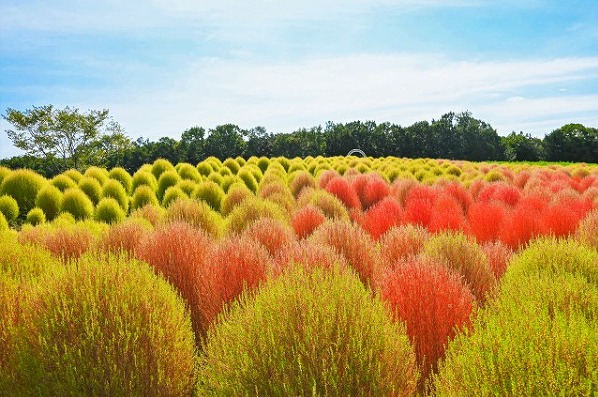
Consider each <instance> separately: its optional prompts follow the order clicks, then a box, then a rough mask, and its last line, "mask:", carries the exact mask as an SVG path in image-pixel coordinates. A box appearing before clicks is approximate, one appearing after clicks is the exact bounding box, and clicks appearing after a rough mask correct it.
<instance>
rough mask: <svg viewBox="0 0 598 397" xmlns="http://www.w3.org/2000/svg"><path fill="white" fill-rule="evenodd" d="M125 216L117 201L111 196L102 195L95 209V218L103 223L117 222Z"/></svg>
mask: <svg viewBox="0 0 598 397" xmlns="http://www.w3.org/2000/svg"><path fill="white" fill-rule="evenodd" d="M126 217H127V215H126V213H125V211H124V210H123V209H122V207H121V206H120V204H119V202H118V201H116V200H115V199H114V198H112V197H104V198H102V199H101V200H100V202H99V203H98V205H97V207H96V209H95V220H96V221H99V222H105V223H109V224H110V223H118V222H122V221H124V220H125V218H126Z"/></svg>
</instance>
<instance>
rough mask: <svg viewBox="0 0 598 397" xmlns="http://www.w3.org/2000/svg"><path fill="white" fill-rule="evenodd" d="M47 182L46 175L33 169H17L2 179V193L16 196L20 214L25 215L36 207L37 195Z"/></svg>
mask: <svg viewBox="0 0 598 397" xmlns="http://www.w3.org/2000/svg"><path fill="white" fill-rule="evenodd" d="M46 183H47V181H46V179H45V178H44V177H42V176H40V175H39V174H37V173H35V172H33V171H31V170H25V169H22V170H16V171H13V172H11V173H10V174H9V175H8V176H6V177H5V178H4V179H3V180H2V184H1V185H0V194H1V195H8V196H11V197H12V198H14V199H15V200H16V201H17V204H18V205H19V211H20V215H21V216H22V217H25V216H26V215H27V213H28V212H29V210H31V209H32V208H33V207H35V197H36V196H37V193H38V192H39V191H40V190H41V188H43V187H44V186H45V185H46Z"/></svg>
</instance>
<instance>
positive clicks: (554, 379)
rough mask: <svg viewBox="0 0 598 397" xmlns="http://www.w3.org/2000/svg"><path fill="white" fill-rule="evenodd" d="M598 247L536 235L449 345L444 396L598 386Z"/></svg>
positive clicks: (440, 384)
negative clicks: (470, 322)
mask: <svg viewBox="0 0 598 397" xmlns="http://www.w3.org/2000/svg"><path fill="white" fill-rule="evenodd" d="M597 265H598V252H596V251H595V250H592V249H590V248H588V247H584V246H582V245H580V244H578V243H575V242H573V241H567V240H563V241H558V240H541V241H538V242H535V243H532V244H531V245H530V246H529V247H528V248H527V249H526V250H525V251H523V252H522V253H521V254H520V255H519V256H517V257H516V258H515V259H514V260H513V261H512V262H511V264H510V265H509V268H508V269H507V271H506V273H505V274H504V276H503V278H502V281H501V288H500V292H499V293H498V295H497V296H496V298H495V299H494V300H492V301H490V304H489V305H488V306H487V307H486V308H485V309H484V310H483V311H482V312H481V313H480V315H479V316H478V317H477V318H476V320H475V322H474V331H473V332H466V333H464V334H461V335H459V336H458V337H457V338H456V339H455V340H454V341H453V342H452V343H451V344H450V345H449V347H448V350H447V355H446V361H445V362H444V364H443V365H442V366H441V369H440V372H439V374H438V376H437V377H436V379H435V386H436V392H437V395H438V396H540V395H572V396H594V395H597V394H598V359H597V358H598V344H597V343H596V337H597V335H598V277H597V276H598V266H597Z"/></svg>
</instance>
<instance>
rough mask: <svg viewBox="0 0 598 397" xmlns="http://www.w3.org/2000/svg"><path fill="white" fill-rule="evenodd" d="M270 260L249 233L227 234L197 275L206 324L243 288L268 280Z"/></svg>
mask: <svg viewBox="0 0 598 397" xmlns="http://www.w3.org/2000/svg"><path fill="white" fill-rule="evenodd" d="M270 262H271V260H270V255H268V252H267V251H266V249H265V248H264V247H263V246H262V245H260V244H259V243H258V242H256V241H252V240H251V239H249V238H247V236H245V237H238V236H230V237H228V238H225V239H224V240H222V241H221V242H220V243H219V244H218V245H217V246H216V247H215V248H214V249H213V250H212V251H211V252H210V253H209V255H208V256H207V258H206V259H205V260H204V261H203V263H202V267H201V271H200V274H199V275H198V279H196V283H197V288H198V289H199V295H200V298H201V299H200V302H199V310H200V311H201V315H202V321H205V326H206V328H207V326H209V325H210V324H211V323H212V322H213V321H214V319H215V318H216V316H217V315H218V314H219V313H220V312H221V311H222V309H223V308H224V307H225V305H227V304H229V303H231V302H232V301H233V300H234V299H236V298H237V297H238V296H239V295H240V294H241V292H243V290H245V289H252V288H255V287H257V286H258V285H259V284H260V283H261V282H263V281H265V280H266V276H267V274H268V272H269V269H270V268H271V264H270Z"/></svg>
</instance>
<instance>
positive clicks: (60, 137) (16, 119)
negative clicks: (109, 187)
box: [2, 105, 128, 172]
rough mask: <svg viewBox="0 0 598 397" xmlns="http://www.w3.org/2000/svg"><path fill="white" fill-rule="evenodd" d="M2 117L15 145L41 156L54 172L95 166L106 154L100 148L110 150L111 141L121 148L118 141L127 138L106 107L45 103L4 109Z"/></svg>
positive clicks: (29, 153) (33, 154) (123, 140)
mask: <svg viewBox="0 0 598 397" xmlns="http://www.w3.org/2000/svg"><path fill="white" fill-rule="evenodd" d="M2 117H3V118H4V119H5V120H6V121H8V122H9V123H10V124H12V125H13V127H14V129H11V130H6V133H7V134H8V137H9V139H10V140H11V141H12V142H13V144H14V145H15V147H17V148H19V149H22V150H24V151H25V152H26V153H27V155H30V156H35V157H43V158H44V160H45V161H47V162H48V163H49V164H51V166H52V167H53V168H54V171H56V172H59V171H60V170H61V169H63V168H64V167H66V168H76V169H83V168H85V167H87V166H89V165H96V162H97V161H101V160H99V159H105V158H106V157H107V155H108V154H107V153H101V151H103V150H110V149H111V147H112V144H115V145H116V146H117V147H119V148H121V147H122V145H121V144H120V143H122V142H125V141H127V140H128V138H127V137H126V135H125V134H124V132H123V130H122V128H121V127H120V125H119V124H118V123H116V122H114V121H113V120H112V119H111V117H109V116H108V110H106V109H104V110H90V111H89V112H88V113H85V114H83V113H80V112H79V109H76V108H70V107H68V106H67V107H66V108H64V109H55V108H54V107H53V106H52V105H46V106H39V107H37V106H34V107H33V108H32V109H28V110H25V111H18V110H15V109H11V108H8V109H7V111H6V115H3V116H2ZM117 142H120V143H117ZM98 165H102V164H98Z"/></svg>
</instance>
